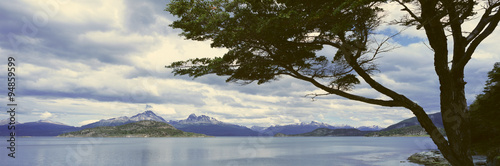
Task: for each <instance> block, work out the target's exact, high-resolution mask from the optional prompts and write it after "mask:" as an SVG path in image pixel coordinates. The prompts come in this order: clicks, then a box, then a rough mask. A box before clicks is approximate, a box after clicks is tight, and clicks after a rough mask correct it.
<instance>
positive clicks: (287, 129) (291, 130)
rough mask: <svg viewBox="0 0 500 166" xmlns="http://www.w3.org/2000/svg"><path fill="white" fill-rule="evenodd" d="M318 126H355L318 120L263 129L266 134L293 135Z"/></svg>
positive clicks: (332, 127)
mask: <svg viewBox="0 0 500 166" xmlns="http://www.w3.org/2000/svg"><path fill="white" fill-rule="evenodd" d="M318 128H327V129H351V128H354V127H352V126H349V125H340V126H332V125H329V124H326V123H319V122H316V121H311V123H304V122H302V123H297V124H289V125H284V126H280V125H276V126H270V127H268V128H266V129H265V130H263V131H261V133H263V134H264V135H270V136H272V135H275V134H277V133H282V134H286V135H292V134H301V133H307V132H311V131H313V130H315V129H318Z"/></svg>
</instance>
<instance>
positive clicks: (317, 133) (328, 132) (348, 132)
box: [275, 128, 371, 137]
mask: <svg viewBox="0 0 500 166" xmlns="http://www.w3.org/2000/svg"><path fill="white" fill-rule="evenodd" d="M370 132H371V131H361V130H358V129H354V128H349V129H328V128H318V129H316V130H313V131H311V132H307V133H303V134H292V135H286V134H282V133H278V134H276V135H275V137H325V136H330V137H331V136H364V135H366V134H368V133H370Z"/></svg>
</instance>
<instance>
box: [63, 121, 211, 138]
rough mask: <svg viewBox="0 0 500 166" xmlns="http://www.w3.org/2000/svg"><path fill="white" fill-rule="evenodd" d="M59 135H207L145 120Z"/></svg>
mask: <svg viewBox="0 0 500 166" xmlns="http://www.w3.org/2000/svg"><path fill="white" fill-rule="evenodd" d="M59 137H206V135H203V134H197V133H190V132H183V131H181V130H178V129H176V128H175V127H173V126H171V125H169V124H167V123H163V122H157V121H152V120H145V121H139V122H134V123H128V124H125V125H120V126H104V127H95V128H88V129H83V130H80V131H74V132H69V133H65V134H61V135H59Z"/></svg>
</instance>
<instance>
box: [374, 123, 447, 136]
mask: <svg viewBox="0 0 500 166" xmlns="http://www.w3.org/2000/svg"><path fill="white" fill-rule="evenodd" d="M438 130H439V132H441V133H443V134H444V133H445V131H444V128H438ZM427 135H429V134H427V132H426V131H425V129H424V128H422V126H420V125H413V126H407V127H403V128H397V129H392V130H385V131H376V132H372V133H369V134H367V135H366V136H368V137H399V136H427Z"/></svg>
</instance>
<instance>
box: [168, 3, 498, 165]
mask: <svg viewBox="0 0 500 166" xmlns="http://www.w3.org/2000/svg"><path fill="white" fill-rule="evenodd" d="M393 2H395V3H398V4H400V5H401V7H402V9H403V10H404V11H406V12H407V13H408V15H407V16H405V17H404V18H402V19H400V20H396V21H394V23H395V24H400V25H404V26H416V27H417V29H422V28H423V30H424V31H425V32H426V34H427V38H428V40H429V44H430V47H431V48H432V49H433V51H434V67H435V71H436V74H437V75H438V77H439V83H440V92H441V93H440V99H441V100H440V103H441V112H442V115H443V122H444V126H445V131H446V133H447V136H448V140H447V139H445V138H444V137H443V135H442V134H441V133H440V132H439V130H438V129H437V128H436V126H434V124H433V123H432V121H431V120H430V118H429V117H428V116H427V114H426V113H425V110H424V109H423V108H422V107H421V106H420V105H418V104H417V103H415V102H414V101H412V100H410V99H409V98H407V97H406V96H404V95H403V94H400V93H397V92H395V91H393V90H391V89H389V88H387V87H385V86H384V85H382V84H380V83H379V82H377V81H376V80H374V79H373V78H372V75H373V71H376V70H377V66H376V65H375V63H373V62H374V60H376V59H377V55H378V54H379V53H380V52H384V51H389V50H388V49H385V47H384V45H383V43H385V42H386V41H387V39H385V40H382V41H379V43H381V44H379V45H376V46H374V47H372V45H370V42H372V41H371V39H372V38H370V37H371V35H372V34H373V33H374V29H375V28H376V27H377V26H378V25H379V23H380V21H381V18H380V17H379V15H380V13H381V12H383V10H382V9H381V8H380V4H382V3H386V1H377V0H375V1H373V0H347V1H332V0H315V1H308V0H189V1H188V0H173V1H171V3H170V4H168V6H167V8H166V10H167V11H169V12H170V13H172V14H173V15H175V16H178V17H179V18H180V19H179V20H177V21H174V22H173V23H172V24H171V26H172V27H174V28H180V29H182V30H183V33H182V34H181V35H183V36H185V37H186V38H187V39H191V40H199V41H203V40H211V41H212V43H211V46H212V47H223V48H227V49H228V50H229V51H228V52H227V53H226V54H225V55H224V56H223V57H215V58H195V59H190V60H187V61H180V62H174V63H172V64H171V65H169V66H167V67H169V68H173V72H174V73H175V74H176V75H189V76H192V77H195V78H196V77H200V76H203V75H207V74H216V75H219V76H229V77H228V79H227V81H228V82H242V83H251V82H254V81H257V83H258V84H262V83H266V82H270V81H273V80H276V79H279V76H281V75H288V76H291V77H294V78H297V79H300V80H303V81H306V82H309V83H311V84H312V85H314V86H316V87H318V88H320V89H322V90H324V91H325V94H314V95H316V96H320V95H338V96H341V97H345V98H347V99H351V100H355V101H360V102H364V103H369V104H374V105H379V106H386V107H404V108H407V109H409V110H411V111H412V112H413V114H415V116H416V117H417V119H418V120H419V122H420V124H421V125H422V127H423V128H424V129H425V130H426V131H427V133H429V134H430V136H431V138H432V140H433V141H434V143H435V144H436V145H437V146H438V148H439V149H440V150H441V152H442V153H443V155H444V156H445V158H446V159H447V160H448V161H449V162H450V163H451V164H453V165H473V163H472V157H471V153H470V128H469V123H470V122H469V121H470V120H469V113H468V109H467V102H466V98H465V92H464V87H465V82H464V67H465V65H466V64H467V63H468V62H469V60H470V59H471V57H472V55H473V53H474V51H475V49H476V48H477V46H478V45H479V44H480V43H481V42H482V41H483V40H484V39H485V38H486V37H487V36H489V35H490V34H491V33H492V32H493V31H494V29H495V28H496V26H497V24H498V21H499V19H500V13H499V12H498V8H499V6H500V3H499V2H497V1H492V0H489V1H487V2H481V3H479V2H476V1H473V0H394V1H393ZM477 6H482V7H483V8H484V11H485V12H484V14H483V15H482V17H481V18H480V21H479V22H478V23H477V25H476V27H475V29H474V30H473V31H472V32H464V31H463V30H462V24H463V23H464V22H465V21H468V20H469V19H470V18H471V17H472V16H474V15H475V14H476V12H475V11H477V10H475V9H474V8H475V7H477ZM449 38H451V41H452V45H451V46H450V47H452V56H451V59H450V58H449V57H448V54H449V50H448V44H449V43H448V39H449ZM324 46H331V47H334V48H337V52H336V54H335V55H332V56H330V57H327V56H319V55H316V52H317V51H319V50H321V49H322V48H323V47H324ZM360 79H361V80H363V81H364V82H366V83H367V84H368V85H369V86H371V87H372V88H373V89H375V90H376V91H378V92H379V93H381V94H384V95H385V96H387V97H389V99H388V100H385V99H375V98H368V97H364V96H359V95H355V94H353V93H351V92H350V90H351V89H352V88H354V86H355V85H356V84H359V83H360V82H361V81H360Z"/></svg>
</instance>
